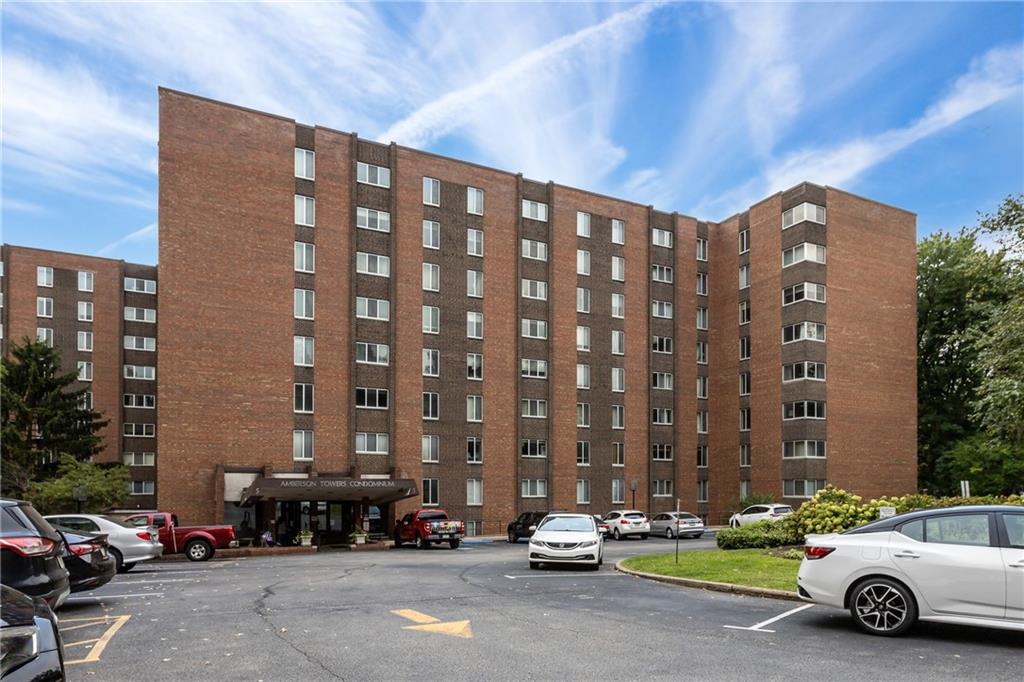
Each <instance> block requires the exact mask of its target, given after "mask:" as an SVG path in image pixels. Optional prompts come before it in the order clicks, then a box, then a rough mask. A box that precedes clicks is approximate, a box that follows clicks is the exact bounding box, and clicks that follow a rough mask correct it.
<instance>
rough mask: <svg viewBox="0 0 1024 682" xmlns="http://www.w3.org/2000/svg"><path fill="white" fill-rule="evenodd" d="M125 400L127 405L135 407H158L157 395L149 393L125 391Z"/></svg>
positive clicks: (149, 408)
mask: <svg viewBox="0 0 1024 682" xmlns="http://www.w3.org/2000/svg"><path fill="white" fill-rule="evenodd" d="M123 400H124V406H125V407H129V408H133V409H140V410H152V409H155V408H156V396H155V395H152V394H149V393H125V394H124V396H123Z"/></svg>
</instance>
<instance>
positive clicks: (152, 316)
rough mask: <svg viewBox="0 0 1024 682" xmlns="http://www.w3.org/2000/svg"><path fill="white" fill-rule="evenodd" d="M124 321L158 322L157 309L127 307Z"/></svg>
mask: <svg viewBox="0 0 1024 682" xmlns="http://www.w3.org/2000/svg"><path fill="white" fill-rule="evenodd" d="M124 319H125V320H127V321H128V322H156V309H155V308H133V307H130V306H128V307H125V309H124Z"/></svg>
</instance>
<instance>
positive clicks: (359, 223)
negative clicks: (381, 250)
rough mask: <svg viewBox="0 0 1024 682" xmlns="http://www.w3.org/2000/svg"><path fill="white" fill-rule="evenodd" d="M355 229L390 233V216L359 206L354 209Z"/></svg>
mask: <svg viewBox="0 0 1024 682" xmlns="http://www.w3.org/2000/svg"><path fill="white" fill-rule="evenodd" d="M356 227H358V228H361V229H363V230H373V231H374V232H390V231H391V214H390V213H388V212H387V211H377V210H375V209H372V208H363V207H362V206H359V207H357V208H356Z"/></svg>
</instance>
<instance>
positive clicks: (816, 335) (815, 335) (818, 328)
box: [782, 322, 825, 343]
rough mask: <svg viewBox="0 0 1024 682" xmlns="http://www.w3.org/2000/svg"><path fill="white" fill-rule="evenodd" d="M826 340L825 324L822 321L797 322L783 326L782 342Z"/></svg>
mask: <svg viewBox="0 0 1024 682" xmlns="http://www.w3.org/2000/svg"><path fill="white" fill-rule="evenodd" d="M804 340H806V341H824V340H825V325H823V324H822V323H820V322H797V323H796V324H790V325H786V326H785V327H783V328H782V343H793V342H795V341H804Z"/></svg>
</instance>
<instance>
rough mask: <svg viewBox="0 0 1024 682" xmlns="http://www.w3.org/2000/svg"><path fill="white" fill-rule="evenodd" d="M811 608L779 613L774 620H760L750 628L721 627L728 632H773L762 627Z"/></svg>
mask: <svg viewBox="0 0 1024 682" xmlns="http://www.w3.org/2000/svg"><path fill="white" fill-rule="evenodd" d="M812 606H814V604H804V605H803V606H798V607H796V608H795V609H790V610H789V611H786V612H785V613H780V614H779V615H777V616H775V617H774V618H769V619H768V620H762V621H761V622H760V623H755V624H754V625H751V626H750V627H742V626H740V625H723V626H722V627H723V628H728V629H730V630H751V631H754V632H775V630H765V629H764V626H765V625H771V624H772V623H774V622H776V621H779V620H782V619H783V618H786V617H788V616H792V615H793V614H794V613H799V612H801V611H805V610H807V609H809V608H811V607H812Z"/></svg>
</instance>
